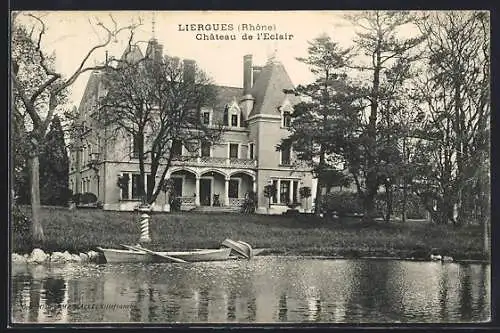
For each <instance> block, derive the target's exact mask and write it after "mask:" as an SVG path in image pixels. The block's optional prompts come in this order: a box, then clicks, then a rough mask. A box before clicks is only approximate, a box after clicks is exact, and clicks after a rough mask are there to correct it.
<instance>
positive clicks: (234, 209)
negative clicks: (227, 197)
mask: <svg viewBox="0 0 500 333" xmlns="http://www.w3.org/2000/svg"><path fill="white" fill-rule="evenodd" d="M240 211H241V207H238V206H220V207H219V206H198V207H196V208H195V209H193V210H192V212H200V213H239V212H240Z"/></svg>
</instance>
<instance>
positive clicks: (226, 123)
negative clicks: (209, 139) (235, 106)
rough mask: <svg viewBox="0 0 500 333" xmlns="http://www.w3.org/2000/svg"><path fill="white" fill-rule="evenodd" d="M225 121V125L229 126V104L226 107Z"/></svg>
mask: <svg viewBox="0 0 500 333" xmlns="http://www.w3.org/2000/svg"><path fill="white" fill-rule="evenodd" d="M223 121H224V126H229V106H227V105H226V107H225V108H224V116H223Z"/></svg>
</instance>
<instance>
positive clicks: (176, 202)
mask: <svg viewBox="0 0 500 333" xmlns="http://www.w3.org/2000/svg"><path fill="white" fill-rule="evenodd" d="M181 203H182V202H181V198H179V197H173V198H170V211H172V212H179V211H180V210H181Z"/></svg>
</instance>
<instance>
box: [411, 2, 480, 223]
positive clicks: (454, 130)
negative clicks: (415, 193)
mask: <svg viewBox="0 0 500 333" xmlns="http://www.w3.org/2000/svg"><path fill="white" fill-rule="evenodd" d="M418 26H419V28H420V29H421V31H422V32H423V33H424V34H426V35H427V45H426V46H427V47H426V48H427V55H428V66H427V68H426V71H425V72H423V73H422V75H421V76H420V80H419V82H418V84H417V85H416V87H417V88H418V92H419V94H418V95H419V96H418V97H419V98H420V100H421V101H422V104H421V105H420V106H419V107H420V108H421V110H422V111H424V112H425V113H426V114H427V121H426V123H425V127H424V128H425V129H426V131H427V132H428V133H431V134H432V135H431V136H430V137H429V140H427V141H426V142H422V144H421V149H420V151H421V152H427V153H425V156H424V155H421V156H420V161H419V162H420V163H419V164H420V165H421V166H423V165H427V166H428V167H427V168H425V170H422V173H421V174H422V175H423V176H425V177H424V178H422V179H420V184H419V185H420V189H421V190H422V191H421V194H424V195H426V196H428V197H429V198H431V199H433V200H434V201H435V202H437V210H436V211H434V210H433V209H431V213H432V214H433V219H434V220H435V221H436V222H438V223H447V222H448V221H452V222H453V223H457V224H464V223H468V222H469V221H473V220H476V219H479V220H481V221H482V223H483V224H484V225H486V223H487V220H488V218H489V208H488V202H489V192H488V188H489V117H490V48H489V18H488V15H487V13H485V12H463V11H461V12H446V13H432V14H430V15H428V16H426V17H425V18H423V19H422V20H420V21H419V24H418ZM454 208H456V209H454ZM475 212H476V213H475Z"/></svg>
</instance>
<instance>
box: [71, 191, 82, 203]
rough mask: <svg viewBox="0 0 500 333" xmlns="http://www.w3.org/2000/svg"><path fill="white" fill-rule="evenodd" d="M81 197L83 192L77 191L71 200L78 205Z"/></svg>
mask: <svg viewBox="0 0 500 333" xmlns="http://www.w3.org/2000/svg"><path fill="white" fill-rule="evenodd" d="M81 198H82V194H81V193H75V194H73V196H72V197H71V201H73V202H74V203H75V204H76V205H78V204H80V200H81Z"/></svg>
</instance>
